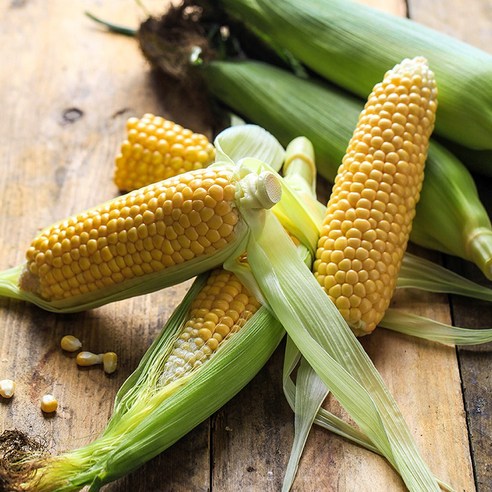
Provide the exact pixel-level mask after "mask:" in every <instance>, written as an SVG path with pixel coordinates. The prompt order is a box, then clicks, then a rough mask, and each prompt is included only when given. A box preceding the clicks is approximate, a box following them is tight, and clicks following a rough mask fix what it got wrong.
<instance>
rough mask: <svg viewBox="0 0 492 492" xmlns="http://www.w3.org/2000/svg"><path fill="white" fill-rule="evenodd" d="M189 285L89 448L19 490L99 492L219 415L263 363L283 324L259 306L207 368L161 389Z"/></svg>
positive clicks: (51, 464) (51, 465)
mask: <svg viewBox="0 0 492 492" xmlns="http://www.w3.org/2000/svg"><path fill="white" fill-rule="evenodd" d="M206 278H207V274H204V275H202V276H200V277H198V279H197V280H196V281H195V282H194V284H193V285H192V287H191V289H190V290H189V291H188V293H187V295H186V296H185V298H184V300H183V301H182V303H181V304H180V305H179V307H178V308H177V309H176V311H175V312H174V313H173V315H172V316H171V318H170V319H169V321H168V322H167V323H166V325H165V327H164V328H163V329H162V331H161V333H160V335H159V337H158V338H157V339H156V340H155V341H154V343H153V344H152V346H151V347H150V348H149V350H148V351H147V353H146V354H145V356H144V358H143V359H142V361H141V363H140V364H139V366H138V368H137V369H136V371H135V372H134V373H133V374H132V375H131V376H130V378H129V379H128V380H127V381H126V382H125V383H124V385H123V386H122V388H121V389H120V391H119V392H118V395H117V397H116V403H115V409H114V412H113V416H112V417H111V420H110V422H109V424H108V426H107V428H106V430H105V431H104V432H103V434H102V435H101V436H100V437H99V438H98V439H96V440H95V441H93V442H92V443H91V444H89V445H87V446H84V447H82V448H80V449H77V450H74V451H70V452H67V453H64V454H61V455H59V456H54V457H51V458H48V457H45V459H44V460H42V463H41V467H40V468H38V470H37V473H36V475H35V476H34V477H32V479H31V481H30V482H29V483H27V484H24V486H25V490H36V491H38V492H45V491H55V490H56V491H59V492H62V491H64V492H65V491H66V492H68V491H72V490H79V489H80V488H82V487H83V486H85V485H91V488H90V490H92V491H95V490H99V488H100V487H102V485H104V484H106V483H109V482H110V481H112V480H115V479H117V478H119V477H121V476H123V475H126V474H127V473H129V472H130V471H132V470H134V469H136V468H137V467H139V466H140V465H142V464H143V463H145V462H146V461H148V460H149V459H151V458H152V457H153V456H156V455H157V454H159V453H160V452H162V451H163V450H164V449H166V448H167V447H169V446H171V445H172V444H173V443H174V442H176V441H177V440H178V439H179V438H181V437H182V436H183V435H185V434H186V433H187V432H188V431H190V430H191V429H193V428H194V427H195V426H196V425H198V424H199V423H200V422H202V421H203V420H204V419H206V418H207V417H209V416H210V415H211V414H212V413H213V412H215V411H216V410H217V409H219V408H220V407H221V406H222V405H223V404H224V403H225V402H227V401H228V400H229V399H230V398H232V396H233V395H235V394H236V393H237V392H238V391H239V390H240V389H241V388H242V387H243V386H244V385H245V384H247V383H248V382H249V381H250V380H251V379H252V378H253V376H254V375H255V374H256V373H257V372H258V371H259V369H260V368H261V367H262V366H263V365H264V363H265V362H266V361H267V360H268V358H269V357H270V355H271V354H272V353H273V351H274V350H275V348H276V346H277V345H278V343H279V342H280V340H281V339H282V337H283V334H284V331H283V329H282V327H281V325H280V324H279V323H278V322H277V321H276V320H275V319H274V318H272V316H271V315H270V314H269V312H268V310H267V309H266V308H264V307H262V308H260V310H259V311H257V313H256V314H255V315H254V316H253V317H252V318H251V319H250V320H249V321H248V322H247V323H246V325H245V326H244V327H243V328H242V329H241V330H240V331H239V332H237V333H236V334H235V335H234V336H233V337H230V339H229V340H228V342H227V343H224V344H223V345H222V346H221V347H219V349H218V351H217V352H216V354H215V355H214V356H213V357H211V358H210V359H209V360H208V361H207V363H205V364H203V366H201V367H200V368H198V369H196V370H195V371H193V372H192V373H191V374H190V375H188V376H185V377H184V378H182V379H181V380H178V381H177V382H176V383H171V384H169V385H167V386H164V387H159V384H158V381H159V370H160V369H162V364H163V361H165V359H166V357H167V355H168V354H169V352H170V350H171V348H172V345H173V341H174V339H175V338H176V337H177V335H178V334H179V332H180V330H181V327H182V325H183V323H184V322H185V321H186V318H187V315H188V309H189V306H190V304H191V302H192V300H193V299H194V297H195V296H196V295H197V294H198V292H199V291H200V290H201V288H202V287H203V285H204V283H205V281H206Z"/></svg>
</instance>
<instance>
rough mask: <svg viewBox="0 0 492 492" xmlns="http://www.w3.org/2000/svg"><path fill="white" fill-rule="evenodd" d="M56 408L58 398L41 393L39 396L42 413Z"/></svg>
mask: <svg viewBox="0 0 492 492" xmlns="http://www.w3.org/2000/svg"><path fill="white" fill-rule="evenodd" d="M57 409H58V400H57V399H56V398H55V397H54V396H53V395H49V394H48V395H43V397H42V398H41V410H42V411H43V412H44V413H53V412H56V410H57Z"/></svg>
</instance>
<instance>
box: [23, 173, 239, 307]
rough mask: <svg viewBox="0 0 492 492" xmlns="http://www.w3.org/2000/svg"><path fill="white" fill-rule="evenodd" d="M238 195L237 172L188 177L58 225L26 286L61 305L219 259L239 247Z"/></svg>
mask: <svg viewBox="0 0 492 492" xmlns="http://www.w3.org/2000/svg"><path fill="white" fill-rule="evenodd" d="M235 191H236V187H235V186H234V184H233V183H232V182H231V173H230V172H229V171H224V170H204V171H198V172H196V173H194V174H181V175H179V176H177V177H174V178H170V179H169V180H167V181H164V182H161V183H158V184H154V185H149V186H147V187H144V188H142V189H140V190H137V191H135V192H133V193H130V194H128V195H124V196H122V197H121V198H117V199H115V200H113V201H111V202H108V203H106V204H104V205H102V206H101V207H97V208H94V209H92V210H89V211H87V212H85V213H82V214H80V215H78V216H75V217H71V218H69V219H66V220H65V221H63V222H59V223H57V224H54V225H53V226H51V227H49V228H47V229H45V230H44V231H42V232H41V233H40V234H39V235H38V236H37V237H36V238H35V239H34V241H33V243H32V245H31V247H30V248H29V249H28V251H27V265H26V270H25V271H24V273H23V275H22V277H21V280H20V282H21V286H22V287H23V288H24V289H25V290H30V291H32V292H34V293H35V294H37V295H39V296H41V297H42V298H43V299H46V300H48V301H52V300H60V299H66V298H70V297H76V296H80V295H82V294H87V293H89V292H95V291H97V290H101V289H104V288H108V287H113V286H115V285H117V284H119V283H121V282H124V281H128V280H130V281H131V280H134V279H138V278H140V277H143V276H145V275H149V274H152V273H157V272H160V271H162V270H164V269H166V268H170V267H173V266H176V265H180V264H182V263H184V262H185V261H190V260H193V259H195V258H198V257H200V256H202V255H213V254H214V253H216V252H217V251H219V250H220V249H222V248H224V247H225V246H226V245H227V244H228V243H230V242H231V241H233V240H234V237H235V235H234V228H235V226H236V224H237V223H238V220H239V216H238V211H237V209H236V208H235V205H234V195H235Z"/></svg>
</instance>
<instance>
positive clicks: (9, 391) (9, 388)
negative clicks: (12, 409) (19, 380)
mask: <svg viewBox="0 0 492 492" xmlns="http://www.w3.org/2000/svg"><path fill="white" fill-rule="evenodd" d="M14 393H15V382H14V381H12V379H2V380H1V381H0V396H1V397H2V398H12V397H13V396H14Z"/></svg>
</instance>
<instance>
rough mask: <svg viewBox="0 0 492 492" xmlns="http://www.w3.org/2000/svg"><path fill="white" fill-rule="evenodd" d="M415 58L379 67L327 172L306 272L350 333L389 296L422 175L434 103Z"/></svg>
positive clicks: (368, 327)
mask: <svg viewBox="0 0 492 492" xmlns="http://www.w3.org/2000/svg"><path fill="white" fill-rule="evenodd" d="M436 97H437V89H436V83H435V80H434V75H433V73H432V72H431V71H430V70H429V68H428V66H427V62H426V60H425V59H423V58H421V57H417V58H414V59H412V60H404V61H403V62H402V63H401V64H399V65H397V66H396V67H395V68H394V69H393V70H390V71H389V72H387V73H386V75H385V77H384V80H383V82H382V83H380V84H377V85H376V86H375V87H374V89H373V92H372V93H371V94H370V96H369V98H368V101H367V103H366V105H365V108H364V110H363V111H362V113H361V115H360V118H359V122H358V125H357V127H356V130H355V132H354V134H353V137H352V139H351V140H350V143H349V146H348V149H347V152H346V154H345V157H344V159H343V161H342V165H341V166H340V168H339V171H338V175H337V177H336V179H335V184H334V187H333V191H332V195H331V197H330V200H329V202H328V208H327V214H326V217H325V220H324V223H323V226H322V230H321V234H320V240H319V243H318V250H317V253H316V261H315V263H314V267H313V268H314V273H315V276H316V278H317V280H318V282H319V283H320V285H321V286H322V287H323V288H324V289H325V291H326V292H327V294H328V295H329V296H330V298H331V299H332V300H333V302H334V303H335V304H336V306H337V308H338V309H339V310H340V312H341V314H342V315H343V316H344V318H345V319H346V320H347V322H348V323H349V324H350V326H351V327H352V328H353V329H354V331H355V332H356V333H357V334H365V333H370V332H371V331H372V330H373V329H374V328H375V327H376V325H377V323H378V322H379V321H380V320H381V318H382V316H383V315H384V312H385V310H386V309H387V307H388V305H389V302H390V299H391V297H392V294H393V291H394V288H395V285H396V278H397V275H398V271H399V269H400V265H401V261H402V258H403V254H404V252H405V249H406V245H407V242H408V237H409V234H410V230H411V224H412V220H413V217H414V215H415V206H416V204H417V201H418V199H419V194H420V189H421V186H422V180H423V175H424V163H425V159H426V155H427V149H428V144H429V137H430V135H431V133H432V129H433V126H434V120H435V111H436V108H437V102H436Z"/></svg>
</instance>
